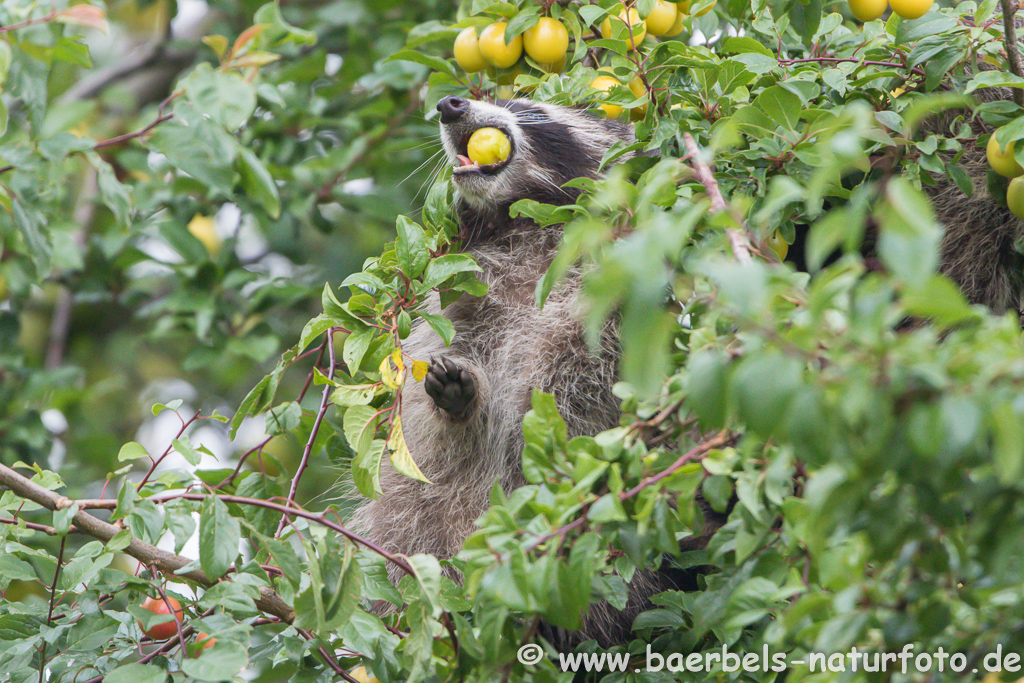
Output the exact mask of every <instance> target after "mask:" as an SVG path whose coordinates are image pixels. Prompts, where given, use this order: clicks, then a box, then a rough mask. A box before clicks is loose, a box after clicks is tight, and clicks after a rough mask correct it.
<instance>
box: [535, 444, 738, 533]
mask: <svg viewBox="0 0 1024 683" xmlns="http://www.w3.org/2000/svg"><path fill="white" fill-rule="evenodd" d="M731 438H732V437H731V435H730V434H729V433H728V432H726V431H722V432H720V433H719V434H718V435H716V436H714V437H712V438H710V439H708V440H707V441H704V442H702V443H700V444H698V445H696V446H694V447H693V448H691V449H690V450H689V451H687V452H686V453H684V454H683V455H681V456H679V457H678V458H677V459H676V461H675V462H674V463H672V464H671V465H669V466H668V467H666V468H665V469H664V470H662V471H661V472H659V473H658V474H655V475H652V476H650V477H647V478H646V479H644V480H643V481H641V482H640V483H639V484H637V485H636V486H634V487H633V488H631V489H630V490H628V491H623V492H622V493H620V494H619V501H620V502H622V501H626V500H629V499H630V498H633V497H635V496H636V495H637V494H639V493H640V492H641V491H643V490H644V489H646V488H650V487H651V486H653V485H655V484H657V483H658V482H659V481H661V480H663V479H666V478H668V477H670V476H672V475H673V474H675V473H676V472H677V471H678V470H679V469H680V468H681V467H682V466H683V465H686V464H687V463H690V462H694V461H695V460H699V459H701V458H702V457H704V455H705V454H706V453H707V452H708V451H710V450H713V449H715V448H720V447H722V446H724V445H726V444H727V443H729V440H730V439H731ZM587 521H588V519H587V513H586V512H584V513H583V514H582V515H580V516H579V517H577V518H576V519H574V520H573V521H571V522H569V523H568V524H566V525H565V526H561V527H559V528H557V529H555V530H554V531H551V532H549V533H546V534H544V535H543V536H540V537H539V538H537V539H535V540H533V541H532V542H530V543H529V544H527V545H526V546H525V547H524V548H523V550H525V551H527V552H529V551H530V550H533V549H534V548H536V547H538V546H541V545H543V544H544V543H547V542H548V541H550V540H551V539H553V538H560V537H562V536H565V535H566V534H568V533H569V532H571V531H574V530H576V529H578V528H580V527H581V526H584V525H585V524H586V523H587Z"/></svg>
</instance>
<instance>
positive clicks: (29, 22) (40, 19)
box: [0, 10, 59, 34]
mask: <svg viewBox="0 0 1024 683" xmlns="http://www.w3.org/2000/svg"><path fill="white" fill-rule="evenodd" d="M58 14H59V12H58V11H57V10H54V11H52V12H50V13H49V14H45V15H43V16H41V17H36V18H35V19H26V20H25V21H22V22H19V23H17V24H8V25H7V26H0V34H4V33H7V32H8V31H16V30H18V29H19V28H25V27H26V26H32V25H33V24H43V23H45V22H47V21H53V20H54V19H56V18H57V15H58Z"/></svg>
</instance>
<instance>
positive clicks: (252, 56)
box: [231, 50, 281, 69]
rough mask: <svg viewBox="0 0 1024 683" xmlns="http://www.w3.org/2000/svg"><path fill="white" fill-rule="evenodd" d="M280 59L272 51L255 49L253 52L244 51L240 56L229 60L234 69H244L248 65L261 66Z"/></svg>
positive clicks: (279, 56)
mask: <svg viewBox="0 0 1024 683" xmlns="http://www.w3.org/2000/svg"><path fill="white" fill-rule="evenodd" d="M279 59H281V55H275V54H274V53H273V52H264V51H263V50H255V51H253V52H246V53H245V54H244V55H242V56H241V57H235V58H234V59H232V60H231V66H232V67H233V68H235V69H245V68H247V67H250V66H255V67H261V66H266V65H267V64H271V63H273V62H276V61H277V60H279Z"/></svg>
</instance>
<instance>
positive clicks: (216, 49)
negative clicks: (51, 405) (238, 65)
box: [203, 35, 228, 59]
mask: <svg viewBox="0 0 1024 683" xmlns="http://www.w3.org/2000/svg"><path fill="white" fill-rule="evenodd" d="M203 42H204V43H206V45H207V46H208V47H209V48H210V49H211V50H213V53H214V54H215V55H217V59H221V58H222V57H224V52H225V50H227V49H228V39H227V38H225V37H224V36H217V35H213V36H203Z"/></svg>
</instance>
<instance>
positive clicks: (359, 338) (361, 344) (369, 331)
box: [341, 327, 377, 375]
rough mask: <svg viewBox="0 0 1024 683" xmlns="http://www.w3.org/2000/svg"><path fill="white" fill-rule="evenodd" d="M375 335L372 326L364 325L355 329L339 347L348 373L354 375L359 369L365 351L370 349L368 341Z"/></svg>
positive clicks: (375, 331) (375, 332)
mask: <svg viewBox="0 0 1024 683" xmlns="http://www.w3.org/2000/svg"><path fill="white" fill-rule="evenodd" d="M376 336H377V330H376V329H375V328H373V327H364V328H362V329H360V330H356V331H355V332H353V333H352V334H350V335H349V336H348V337H347V338H346V339H345V345H344V346H343V347H342V349H341V359H342V360H343V361H345V365H347V366H348V371H349V373H350V374H352V375H354V374H355V373H356V372H358V371H359V368H360V366H361V365H362V362H363V358H364V357H365V356H366V352H367V351H368V350H369V349H370V342H372V341H373V339H374V337H376Z"/></svg>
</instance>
